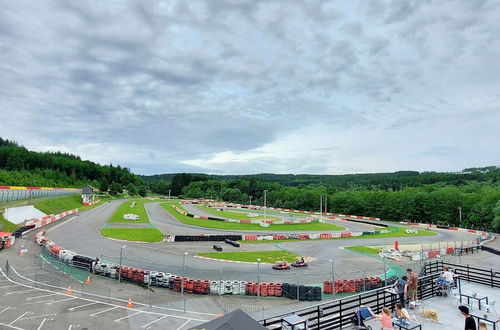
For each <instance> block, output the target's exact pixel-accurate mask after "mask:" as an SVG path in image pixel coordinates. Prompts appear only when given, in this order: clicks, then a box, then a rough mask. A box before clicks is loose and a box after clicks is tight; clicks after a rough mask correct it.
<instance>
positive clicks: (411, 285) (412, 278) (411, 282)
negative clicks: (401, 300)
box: [406, 268, 418, 301]
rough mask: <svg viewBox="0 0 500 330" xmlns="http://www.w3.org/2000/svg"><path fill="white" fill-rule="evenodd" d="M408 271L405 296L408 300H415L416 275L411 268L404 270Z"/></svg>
mask: <svg viewBox="0 0 500 330" xmlns="http://www.w3.org/2000/svg"><path fill="white" fill-rule="evenodd" d="M406 272H407V273H408V290H407V292H408V295H407V298H408V300H410V301H417V284H418V275H417V274H415V273H414V272H413V271H412V270H411V268H408V269H407V270H406Z"/></svg>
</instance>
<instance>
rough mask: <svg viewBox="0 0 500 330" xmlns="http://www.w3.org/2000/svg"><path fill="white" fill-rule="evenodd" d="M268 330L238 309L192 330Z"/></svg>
mask: <svg viewBox="0 0 500 330" xmlns="http://www.w3.org/2000/svg"><path fill="white" fill-rule="evenodd" d="M202 329H203V330H267V328H266V327H264V326H262V325H261V324H260V323H259V322H257V321H255V320H254V319H252V318H251V317H250V316H248V315H247V314H246V313H245V312H243V311H242V310H241V309H237V310H235V311H233V312H231V313H228V314H226V315H224V316H222V317H219V318H217V319H215V320H212V321H210V322H207V323H203V324H200V325H198V326H196V327H194V328H191V330H202Z"/></svg>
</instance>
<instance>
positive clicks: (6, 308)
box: [0, 306, 12, 314]
mask: <svg viewBox="0 0 500 330" xmlns="http://www.w3.org/2000/svg"><path fill="white" fill-rule="evenodd" d="M11 308H12V307H10V306H7V307H5V308H4V309H2V310H1V311H0V314H2V313H3V312H5V311H6V310H8V309H11Z"/></svg>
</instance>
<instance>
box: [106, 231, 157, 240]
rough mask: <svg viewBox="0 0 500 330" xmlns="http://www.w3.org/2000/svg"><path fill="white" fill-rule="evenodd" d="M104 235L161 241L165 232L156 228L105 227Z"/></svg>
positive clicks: (123, 238)
mask: <svg viewBox="0 0 500 330" xmlns="http://www.w3.org/2000/svg"><path fill="white" fill-rule="evenodd" d="M101 235H102V236H104V237H110V238H116V239H122V240H127V241H138V242H160V241H161V240H162V239H163V234H162V233H161V231H159V230H158V229H156V228H103V229H101Z"/></svg>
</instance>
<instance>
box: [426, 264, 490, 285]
mask: <svg viewBox="0 0 500 330" xmlns="http://www.w3.org/2000/svg"><path fill="white" fill-rule="evenodd" d="M444 267H449V268H451V269H452V270H453V272H454V273H455V274H457V275H460V277H461V278H462V279H463V280H464V281H467V282H472V283H477V284H483V285H487V286H491V287H492V288H500V271H498V270H494V269H493V268H490V269H486V268H479V267H474V266H470V265H459V264H454V263H449V262H445V261H442V260H436V261H432V262H428V263H426V264H425V265H424V268H423V272H424V274H430V273H435V272H442V271H443V268H444Z"/></svg>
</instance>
